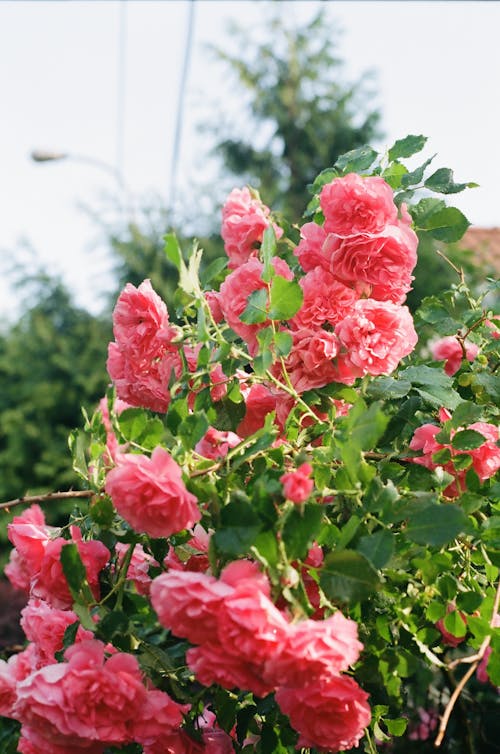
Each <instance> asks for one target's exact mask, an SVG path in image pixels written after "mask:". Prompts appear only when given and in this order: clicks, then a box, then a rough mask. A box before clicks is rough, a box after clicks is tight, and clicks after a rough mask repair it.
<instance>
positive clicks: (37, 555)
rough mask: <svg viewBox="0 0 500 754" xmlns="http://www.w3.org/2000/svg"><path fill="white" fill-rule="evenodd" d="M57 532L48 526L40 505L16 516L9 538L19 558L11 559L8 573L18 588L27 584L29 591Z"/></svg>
mask: <svg viewBox="0 0 500 754" xmlns="http://www.w3.org/2000/svg"><path fill="white" fill-rule="evenodd" d="M57 532H58V530H57V529H56V528H55V527H54V526H47V524H46V523H45V516H44V514H43V511H42V509H41V508H40V506H39V505H32V506H31V507H30V508H28V509H27V510H25V511H23V513H22V514H21V515H20V516H14V518H13V519H12V523H10V524H8V526H7V533H8V537H9V540H10V541H11V543H12V544H13V545H14V547H15V548H16V552H17V557H13V558H12V559H11V567H10V568H9V567H8V568H7V569H6V573H7V575H8V576H9V577H12V578H13V579H14V582H17V583H18V584H19V587H18V588H23V589H24V587H21V584H24V585H25V584H27V587H28V590H29V585H30V582H31V579H32V578H33V577H34V575H35V574H36V573H38V571H39V570H40V566H41V563H42V560H43V556H44V554H45V549H46V547H47V544H48V542H49V541H50V538H51V537H53V536H55V535H56V533H57ZM14 582H13V583H14ZM14 586H16V583H14Z"/></svg>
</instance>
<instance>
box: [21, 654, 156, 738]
mask: <svg viewBox="0 0 500 754" xmlns="http://www.w3.org/2000/svg"><path fill="white" fill-rule="evenodd" d="M65 659H66V662H61V663H57V664H54V665H46V666H45V667H43V668H41V669H40V670H37V671H36V672H35V673H32V674H31V675H30V676H28V677H27V678H26V679H25V680H24V681H22V682H21V683H19V684H18V688H17V702H16V704H15V708H14V713H15V715H16V718H17V719H19V720H20V721H21V722H22V723H24V724H26V725H28V726H29V727H30V728H33V729H35V730H36V731H37V733H39V734H40V736H41V737H42V738H45V739H47V740H49V741H53V742H54V743H55V744H65V743H71V739H73V738H75V737H76V738H80V739H84V740H85V739H86V740H87V741H89V742H92V741H97V742H100V743H108V744H121V743H128V742H130V741H131V740H133V739H132V736H131V728H132V726H133V724H134V721H135V720H136V719H137V717H138V716H140V714H141V709H142V708H143V706H144V703H145V701H146V698H147V694H146V689H145V687H144V685H143V683H142V675H141V671H140V668H139V664H138V662H137V660H136V658H135V657H133V656H132V655H129V654H126V653H124V652H117V653H116V654H114V655H112V656H111V657H110V658H109V659H106V658H105V655H104V644H103V643H102V642H100V641H96V640H90V641H83V642H81V643H79V644H74V645H73V646H71V647H69V649H67V650H66V652H65ZM68 739H69V740H68Z"/></svg>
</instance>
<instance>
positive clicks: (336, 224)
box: [319, 173, 398, 238]
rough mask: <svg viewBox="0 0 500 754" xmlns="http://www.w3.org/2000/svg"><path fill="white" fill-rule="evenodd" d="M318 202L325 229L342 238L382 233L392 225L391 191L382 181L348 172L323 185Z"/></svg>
mask: <svg viewBox="0 0 500 754" xmlns="http://www.w3.org/2000/svg"><path fill="white" fill-rule="evenodd" d="M319 202H320V205H321V209H322V210H323V214H324V216H325V230H326V232H327V233H335V235H337V236H342V237H344V238H346V237H348V236H355V235H357V234H358V233H381V232H382V231H383V230H384V228H385V227H386V225H388V224H390V223H394V222H395V221H396V219H397V216H398V210H397V207H396V205H395V204H394V199H393V194H392V189H391V187H390V186H389V184H388V183H386V182H385V181H384V179H383V178H380V177H378V176H370V177H368V178H362V177H361V176H360V175H357V174H356V173H349V174H348V175H346V176H344V177H343V178H334V179H333V181H332V182H331V183H327V184H326V186H323V188H322V189H321V193H320V196H319Z"/></svg>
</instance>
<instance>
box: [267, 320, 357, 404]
mask: <svg viewBox="0 0 500 754" xmlns="http://www.w3.org/2000/svg"><path fill="white" fill-rule="evenodd" d="M292 337H293V345H292V350H291V351H290V353H289V355H288V356H287V357H286V359H285V367H286V370H287V372H288V376H289V378H290V381H291V383H292V385H293V387H294V388H295V390H296V391H297V392H298V393H302V392H304V391H305V390H312V389H313V388H317V387H324V385H328V384H329V383H330V382H343V381H344V380H343V379H341V376H342V375H343V374H344V373H343V372H342V373H341V372H340V371H339V367H338V363H337V360H336V356H337V354H338V352H339V341H338V338H337V335H336V334H335V333H333V332H330V331H329V330H325V329H323V328H321V327H320V328H318V329H315V330H312V329H310V328H306V327H303V328H301V329H300V330H294V331H293V332H292ZM274 371H275V374H276V376H278V377H279V376H280V373H281V365H278V364H277V365H275V369H274ZM346 379H347V376H346Z"/></svg>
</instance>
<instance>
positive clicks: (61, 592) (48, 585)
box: [31, 526, 110, 610]
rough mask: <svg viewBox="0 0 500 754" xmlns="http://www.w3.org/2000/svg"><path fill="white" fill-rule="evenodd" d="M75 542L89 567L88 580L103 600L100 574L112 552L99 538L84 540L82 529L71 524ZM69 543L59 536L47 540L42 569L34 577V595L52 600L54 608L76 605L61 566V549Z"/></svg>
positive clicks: (97, 595)
mask: <svg viewBox="0 0 500 754" xmlns="http://www.w3.org/2000/svg"><path fill="white" fill-rule="evenodd" d="M71 536H72V538H73V543H74V544H76V546H77V548H78V553H79V555H80V558H81V560H82V563H83V565H84V566H85V571H86V575H87V582H88V585H89V587H90V590H91V592H92V594H93V595H94V597H95V598H96V600H98V599H99V593H100V588H99V573H100V572H101V571H102V569H103V568H104V566H105V565H106V564H107V563H108V561H109V558H110V552H109V550H108V548H107V547H106V546H105V545H104V544H103V543H102V542H99V541H98V540H94V539H91V540H88V541H87V542H84V541H83V540H82V535H81V532H80V529H78V527H76V526H72V527H71ZM67 544H68V540H67V539H63V537H57V538H56V539H51V540H50V541H49V542H48V543H47V547H46V548H45V552H44V555H43V558H42V562H41V564H40V569H39V570H38V572H37V573H36V574H35V576H34V578H33V580H32V588H31V594H32V596H33V597H38V598H40V599H42V600H45V601H46V602H48V604H49V605H50V606H51V607H54V608H56V609H60V610H66V609H69V608H71V607H72V605H73V597H72V596H71V592H70V590H69V587H68V582H67V581H66V576H65V575H64V571H63V568H62V565H61V550H62V548H63V547H64V546H65V545H67Z"/></svg>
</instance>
